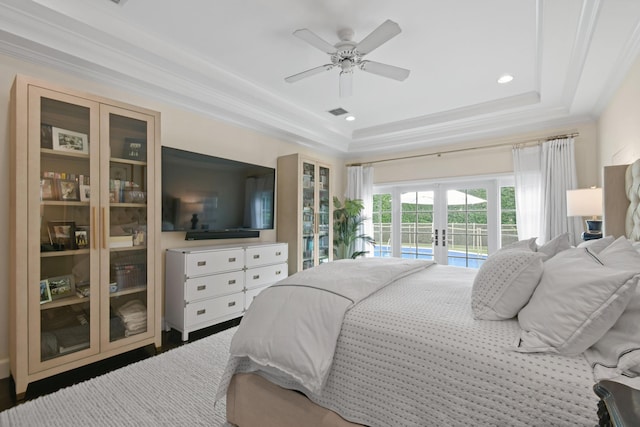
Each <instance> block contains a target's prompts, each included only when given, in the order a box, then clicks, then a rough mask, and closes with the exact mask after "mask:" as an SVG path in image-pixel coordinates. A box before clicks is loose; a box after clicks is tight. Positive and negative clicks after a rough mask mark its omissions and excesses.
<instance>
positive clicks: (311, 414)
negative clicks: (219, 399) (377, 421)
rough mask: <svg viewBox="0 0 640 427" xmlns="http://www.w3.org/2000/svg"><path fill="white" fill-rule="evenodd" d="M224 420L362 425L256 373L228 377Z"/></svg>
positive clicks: (260, 426) (293, 426)
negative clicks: (225, 416) (225, 417)
mask: <svg viewBox="0 0 640 427" xmlns="http://www.w3.org/2000/svg"><path fill="white" fill-rule="evenodd" d="M227 421H228V422H229V423H231V424H233V425H236V426H238V427H254V426H255V427H297V426H301V425H303V426H305V427H358V426H360V427H362V425H361V424H354V423H351V422H349V421H346V420H345V419H344V418H342V417H340V415H338V414H336V413H335V412H333V411H331V410H329V409H326V408H323V407H321V406H318V405H316V404H315V403H313V402H312V401H310V400H309V399H307V397H306V396H304V395H303V394H301V393H298V392H296V391H293V390H287V389H284V388H282V387H279V386H277V385H275V384H272V383H270V382H269V381H267V380H265V379H264V378H262V377H261V376H260V375H256V374H235V375H234V376H233V378H232V379H231V383H230V384H229V388H228V390H227Z"/></svg>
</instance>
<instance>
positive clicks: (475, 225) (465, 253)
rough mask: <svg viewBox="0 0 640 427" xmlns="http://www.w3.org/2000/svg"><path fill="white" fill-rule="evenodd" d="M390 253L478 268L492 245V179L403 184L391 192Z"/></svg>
mask: <svg viewBox="0 0 640 427" xmlns="http://www.w3.org/2000/svg"><path fill="white" fill-rule="evenodd" d="M392 197H393V206H394V209H393V210H394V214H393V217H394V218H401V220H399V221H394V222H393V228H394V230H393V231H394V232H393V233H392V236H393V243H392V245H391V247H392V253H393V256H396V257H403V258H418V259H428V260H435V261H436V262H438V263H439V264H451V265H457V266H463V267H479V266H480V265H481V264H482V262H483V261H484V260H485V259H486V257H487V255H488V253H489V251H493V250H495V249H496V246H497V242H496V236H497V233H496V232H494V231H495V230H497V226H498V220H497V209H496V208H495V207H496V206H497V203H496V197H497V186H496V184H495V182H492V181H488V182H467V183H450V184H432V185H428V186H424V185H423V186H420V187H401V188H396V189H394V192H393V196H392Z"/></svg>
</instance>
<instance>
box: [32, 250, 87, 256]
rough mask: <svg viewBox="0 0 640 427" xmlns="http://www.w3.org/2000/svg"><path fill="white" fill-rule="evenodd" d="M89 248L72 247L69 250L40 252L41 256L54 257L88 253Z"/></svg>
mask: <svg viewBox="0 0 640 427" xmlns="http://www.w3.org/2000/svg"><path fill="white" fill-rule="evenodd" d="M89 253H90V250H89V249H72V250H68V251H50V252H40V257H41V258H52V257H64V256H74V255H86V254H89Z"/></svg>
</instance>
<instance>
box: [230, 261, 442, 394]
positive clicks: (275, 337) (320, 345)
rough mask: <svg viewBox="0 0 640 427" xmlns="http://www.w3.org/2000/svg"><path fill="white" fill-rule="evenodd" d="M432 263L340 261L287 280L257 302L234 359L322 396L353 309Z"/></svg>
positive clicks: (236, 344) (236, 345)
mask: <svg viewBox="0 0 640 427" xmlns="http://www.w3.org/2000/svg"><path fill="white" fill-rule="evenodd" d="M432 264H433V262H432V261H421V260H407V259H400V258H385V259H373V258H370V259H362V260H357V261H356V260H340V261H335V262H332V263H327V264H322V265H320V266H318V267H316V268H313V269H310V270H305V271H302V272H300V273H298V274H294V275H293V276H291V277H289V278H287V279H284V280H282V281H280V282H278V283H277V284H275V285H273V286H271V287H270V288H268V289H266V290H264V291H263V292H261V293H260V295H259V296H258V297H257V298H256V299H255V300H254V301H253V303H252V304H251V306H250V309H249V310H248V311H247V313H246V314H245V316H244V318H243V319H242V323H241V324H240V327H239V328H238V332H237V333H236V334H235V335H234V337H233V340H232V342H231V348H230V354H231V357H232V358H242V357H246V358H248V359H250V360H251V362H252V363H253V364H254V366H255V370H258V369H260V370H268V371H270V372H273V373H274V374H278V375H285V376H288V379H293V380H295V381H297V382H298V383H299V384H300V385H302V386H303V387H304V388H305V390H307V391H309V392H311V393H319V392H320V391H321V389H322V386H323V385H324V382H325V380H326V378H327V375H328V374H329V368H330V367H331V362H332V361H333V354H334V352H335V346H336V342H337V341H338V335H339V334H340V329H341V328H342V320H343V318H344V315H345V313H346V312H347V310H348V309H350V308H351V307H353V306H354V305H355V304H357V303H359V302H360V301H362V300H363V299H364V298H366V297H368V296H369V295H371V294H373V293H374V292H376V291H378V290H380V289H381V288H383V287H385V286H387V285H388V284H390V283H393V282H394V281H396V280H398V279H400V278H402V277H404V276H406V275H408V274H411V273H415V272H416V271H418V270H422V269H424V268H426V267H427V266H429V265H432Z"/></svg>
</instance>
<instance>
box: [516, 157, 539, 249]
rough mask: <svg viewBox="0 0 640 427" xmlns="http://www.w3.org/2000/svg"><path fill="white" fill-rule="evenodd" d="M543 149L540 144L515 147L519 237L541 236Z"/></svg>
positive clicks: (520, 238)
mask: <svg viewBox="0 0 640 427" xmlns="http://www.w3.org/2000/svg"><path fill="white" fill-rule="evenodd" d="M541 167H542V150H541V148H540V146H535V147H521V146H516V147H514V148H513V172H514V176H515V194H516V223H517V225H518V239H519V240H524V239H530V238H531V237H538V236H540V229H541V226H540V225H541V224H542V211H541V209H540V206H541V204H542V172H541V170H542V169H541Z"/></svg>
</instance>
